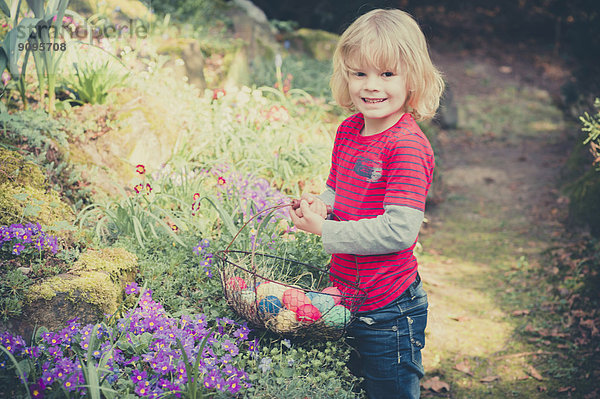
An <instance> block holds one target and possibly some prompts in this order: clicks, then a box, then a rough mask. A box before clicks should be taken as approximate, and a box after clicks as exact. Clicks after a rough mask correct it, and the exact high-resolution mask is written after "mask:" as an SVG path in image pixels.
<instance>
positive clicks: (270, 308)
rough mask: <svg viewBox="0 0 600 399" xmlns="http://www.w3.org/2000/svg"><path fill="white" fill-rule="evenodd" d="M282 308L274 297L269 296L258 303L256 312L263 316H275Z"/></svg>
mask: <svg viewBox="0 0 600 399" xmlns="http://www.w3.org/2000/svg"><path fill="white" fill-rule="evenodd" d="M282 307H283V305H282V304H281V301H280V300H279V298H277V297H276V296H274V295H269V296H267V297H266V298H263V299H261V300H260V302H259V303H258V310H259V311H260V313H261V314H263V315H265V314H268V315H276V314H277V313H279V311H280V310H281V308H282Z"/></svg>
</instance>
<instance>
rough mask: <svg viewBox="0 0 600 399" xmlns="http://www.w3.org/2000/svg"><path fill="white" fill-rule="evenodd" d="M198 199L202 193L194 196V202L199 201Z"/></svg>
mask: <svg viewBox="0 0 600 399" xmlns="http://www.w3.org/2000/svg"><path fill="white" fill-rule="evenodd" d="M198 198H200V193H195V194H194V202H196V201H198Z"/></svg>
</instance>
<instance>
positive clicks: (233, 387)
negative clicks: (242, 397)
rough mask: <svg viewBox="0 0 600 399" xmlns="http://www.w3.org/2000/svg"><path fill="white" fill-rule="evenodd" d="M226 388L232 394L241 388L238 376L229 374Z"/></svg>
mask: <svg viewBox="0 0 600 399" xmlns="http://www.w3.org/2000/svg"><path fill="white" fill-rule="evenodd" d="M227 384H228V390H229V392H230V393H232V394H236V393H238V391H239V390H240V389H241V388H242V387H241V385H240V379H239V377H238V376H235V375H234V376H231V377H229V378H228V379H227Z"/></svg>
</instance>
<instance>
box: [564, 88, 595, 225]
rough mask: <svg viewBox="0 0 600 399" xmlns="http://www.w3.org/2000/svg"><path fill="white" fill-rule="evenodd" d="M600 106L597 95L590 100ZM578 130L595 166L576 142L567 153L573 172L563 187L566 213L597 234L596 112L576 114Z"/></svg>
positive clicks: (573, 220)
mask: <svg viewBox="0 0 600 399" xmlns="http://www.w3.org/2000/svg"><path fill="white" fill-rule="evenodd" d="M594 105H595V106H596V107H597V108H599V109H600V99H596V102H595V104H594ZM580 120H581V123H582V125H583V127H582V131H583V132H584V133H585V134H586V135H587V137H586V138H585V139H584V140H583V144H587V145H589V150H590V152H591V153H592V156H593V157H594V160H593V163H594V164H596V168H590V167H589V166H590V165H589V157H584V156H582V155H583V154H582V153H583V147H581V145H580V144H579V143H578V144H577V145H576V147H575V149H574V151H573V153H572V155H571V159H570V160H569V161H570V164H569V167H570V168H571V169H573V171H572V173H573V174H574V175H573V176H569V177H570V179H569V180H570V181H569V182H568V184H567V185H566V187H565V191H566V192H567V193H568V195H569V198H570V201H569V217H570V219H571V221H572V222H574V223H576V224H581V225H584V226H588V227H589V228H590V230H591V232H592V234H593V235H595V236H600V202H599V201H598V198H600V173H598V171H600V164H599V163H598V162H599V161H600V153H599V150H600V112H598V113H597V114H596V115H589V114H588V113H587V112H586V113H585V114H584V115H583V116H582V117H581V118H580Z"/></svg>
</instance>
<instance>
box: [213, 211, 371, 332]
mask: <svg viewBox="0 0 600 399" xmlns="http://www.w3.org/2000/svg"><path fill="white" fill-rule="evenodd" d="M293 204H294V203H292V204H290V205H286V206H292V205H293ZM278 207H282V206H278ZM248 222H249V221H248ZM248 222H246V224H244V226H242V228H241V229H240V231H241V230H242V229H243V228H244V227H245V226H246V225H247V224H248ZM238 234H239V233H238ZM236 237H237V236H236ZM236 237H234V238H233V240H232V243H233V241H234V240H235V238H236ZM229 246H231V244H230V245H229ZM229 246H228V247H227V249H225V250H223V251H218V252H216V253H215V258H216V259H217V264H218V265H219V275H220V279H221V284H222V287H223V292H224V294H225V299H226V300H227V302H228V303H229V305H230V306H231V307H232V309H233V310H234V311H235V312H236V313H237V314H238V315H239V316H240V317H242V318H244V319H245V320H247V321H248V322H249V323H250V324H251V325H252V326H253V327H254V328H259V329H267V330H270V331H272V332H274V333H277V334H279V335H281V336H284V337H290V338H292V337H293V338H302V339H314V340H336V339H339V338H341V337H342V336H343V335H344V333H345V330H346V327H347V326H348V325H349V324H350V323H351V322H352V320H353V317H354V314H355V312H356V311H357V310H358V309H359V308H360V306H361V305H362V303H363V302H364V301H365V299H366V292H365V291H363V290H361V289H360V288H359V287H358V283H357V284H352V283H350V282H348V281H345V280H342V279H339V278H337V277H336V276H334V275H332V274H331V273H330V272H329V271H327V270H323V269H321V268H319V267H316V266H313V265H309V264H307V263H303V262H298V261H296V260H293V259H286V258H283V257H280V256H275V255H269V254H264V253H257V252H254V251H237V250H236V251H233V250H229Z"/></svg>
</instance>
